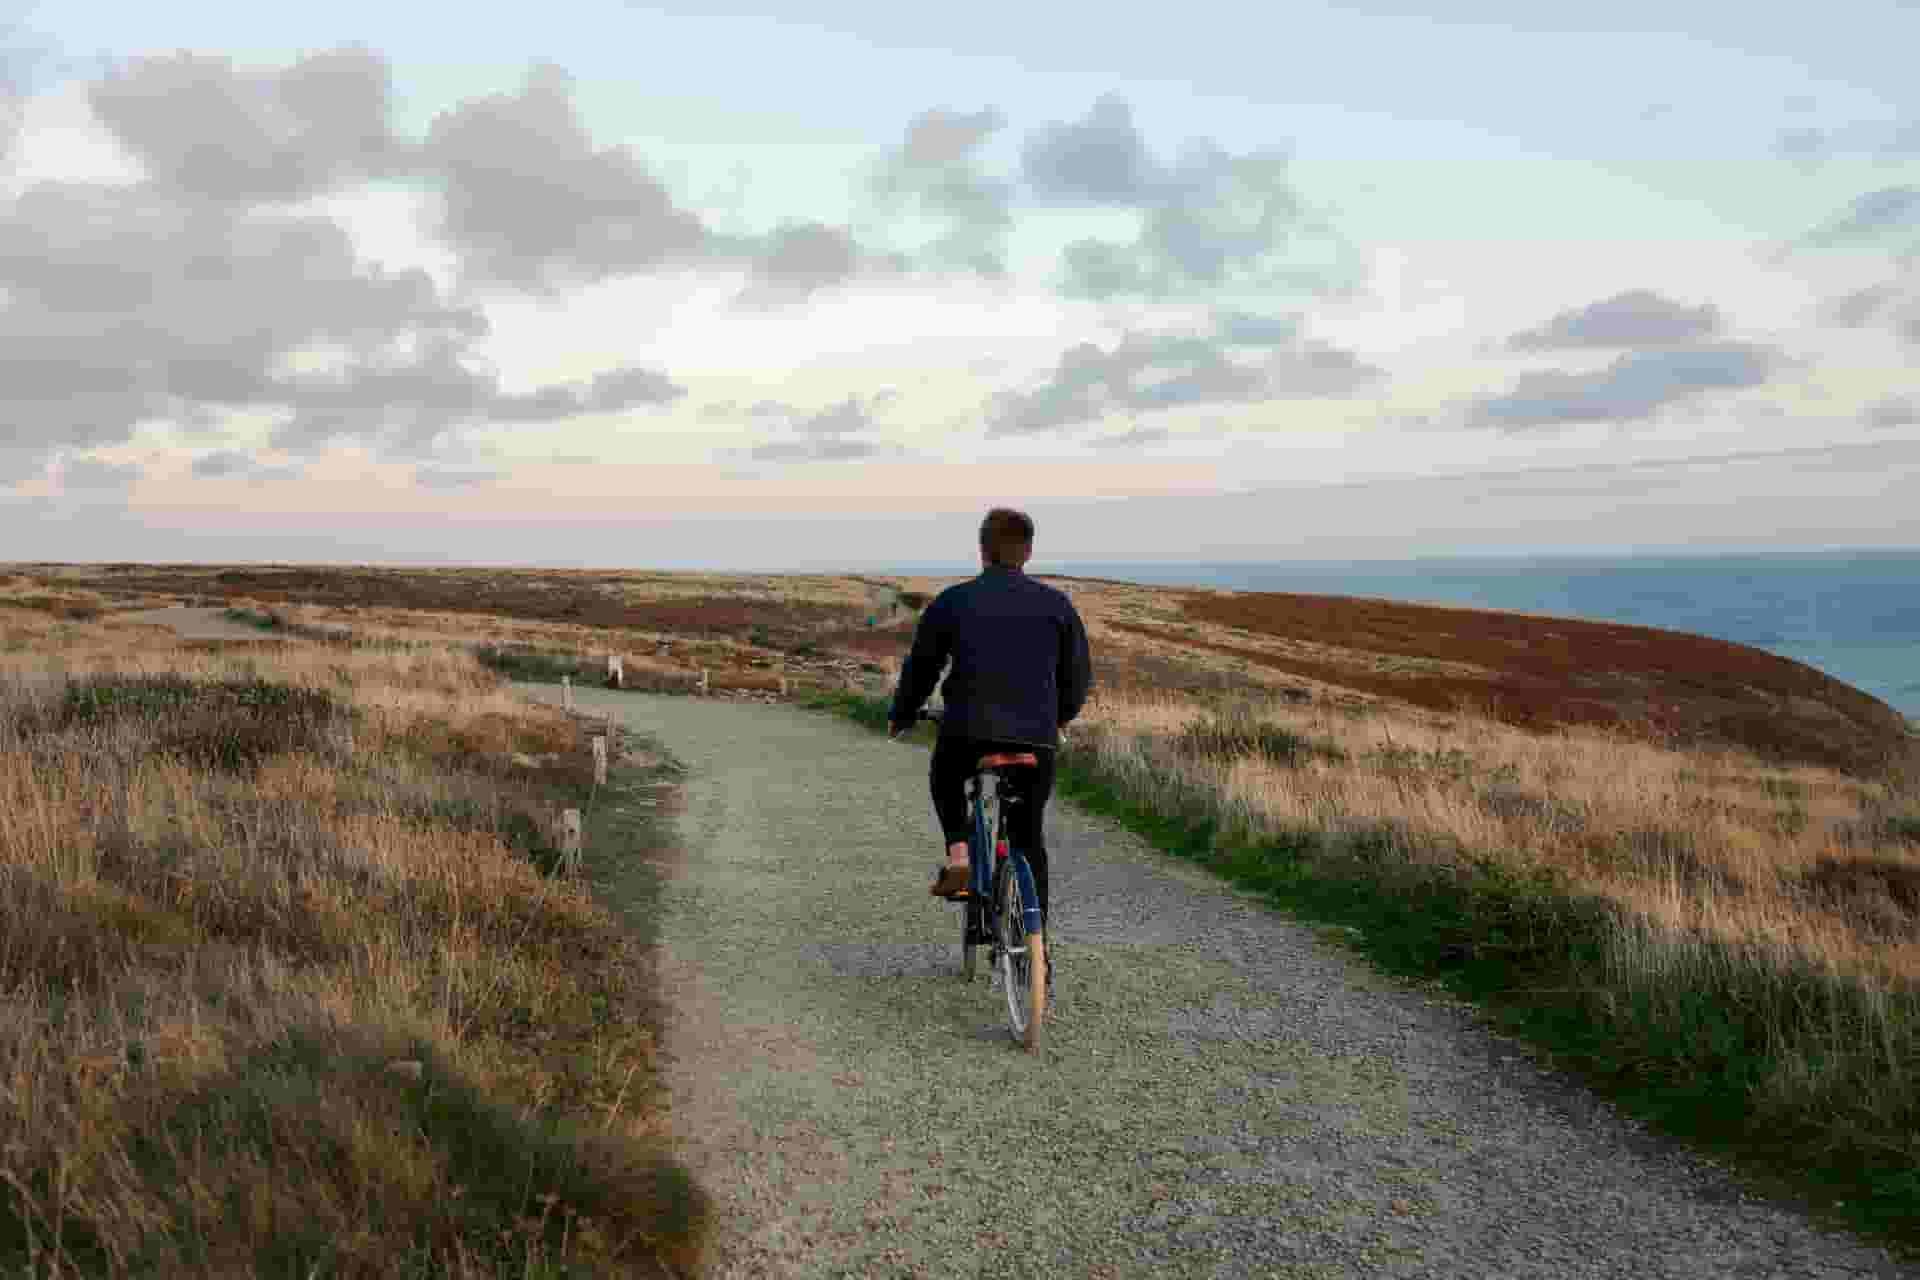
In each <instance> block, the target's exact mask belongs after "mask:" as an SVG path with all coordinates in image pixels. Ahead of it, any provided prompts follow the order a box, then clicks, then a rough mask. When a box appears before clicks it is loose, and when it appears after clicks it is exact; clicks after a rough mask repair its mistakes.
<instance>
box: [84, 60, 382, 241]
mask: <svg viewBox="0 0 1920 1280" xmlns="http://www.w3.org/2000/svg"><path fill="white" fill-rule="evenodd" d="M90 96H91V100H92V105H93V110H94V114H95V115H96V116H97V117H98V118H99V119H100V121H101V122H102V123H104V124H105V125H106V126H107V127H108V128H109V129H111V130H112V131H113V133H114V134H115V136H117V137H118V138H119V140H120V142H121V144H122V145H124V146H125V147H126V148H127V149H128V151H129V152H131V153H132V155H133V156H134V158H135V159H137V160H138V161H139V163H140V165H141V167H142V168H143V169H144V170H145V172H146V174H147V177H148V179H149V180H150V181H151V182H152V183H153V184H154V186H155V187H157V188H159V189H161V190H164V191H169V192H177V193H179V194H182V195H186V196H190V197H194V198H197V199H204V200H214V201H224V202H231V203H236V204H251V203H256V202H260V201H288V200H298V199H301V198H304V197H307V196H312V195H317V194H319V193H321V192H324V191H328V190H331V189H334V188H336V187H338V186H340V185H342V184H343V183H347V182H350V181H356V180H364V179H367V178H372V177H380V176H386V175H389V174H392V173H395V172H397V171H398V170H399V168H400V167H401V165H402V164H403V159H402V152H403V147H402V145H401V143H400V141H399V140H398V139H397V138H396V137H395V136H394V133H393V129H392V125H391V123H390V119H391V117H390V112H391V99H392V89H391V84H390V75H389V72H388V68H387V63H386V61H385V59H383V58H381V57H380V56H379V55H377V54H375V53H373V52H372V51H370V50H368V49H366V48H364V47H361V46H351V47H345V48H340V49H334V50H330V51H328V52H324V53H316V54H312V55H309V56H307V57H304V58H302V59H300V60H299V61H297V62H295V63H293V64H292V65H291V66H289V67H286V68H285V69H283V70H278V71H254V70H242V69H238V68H236V67H235V66H234V65H233V62H232V61H231V60H230V59H228V58H223V57H212V56H207V55H202V54H195V53H179V54H176V55H173V56H171V57H161V58H143V59H140V60H138V61H136V62H134V63H133V64H131V65H130V66H129V67H128V68H127V69H126V70H124V71H121V72H118V73H116V74H114V75H111V76H109V77H108V78H106V79H104V80H102V81H101V82H99V83H98V84H96V85H95V86H94V88H93V90H92V93H91V95H90Z"/></svg>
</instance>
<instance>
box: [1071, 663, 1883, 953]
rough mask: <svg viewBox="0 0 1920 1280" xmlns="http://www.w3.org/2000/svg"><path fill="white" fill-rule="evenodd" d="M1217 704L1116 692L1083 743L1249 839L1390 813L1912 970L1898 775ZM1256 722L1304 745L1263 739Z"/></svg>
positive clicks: (1732, 932)
mask: <svg viewBox="0 0 1920 1280" xmlns="http://www.w3.org/2000/svg"><path fill="white" fill-rule="evenodd" d="M1210 715H1211V713H1210V712H1209V711H1208V710H1207V709H1206V708H1204V707H1202V706H1201V705H1199V704H1197V703H1195V702H1193V701H1192V700H1190V699H1187V698H1183V697H1178V696H1159V697H1155V696H1150V695H1149V696H1137V695H1136V696H1127V695H1109V696H1107V697H1105V698H1102V699H1099V700H1097V701H1096V702H1095V703H1094V705H1093V706H1092V707H1091V708H1090V710H1089V713H1088V715H1087V716H1086V717H1085V719H1084V720H1083V722H1082V723H1081V724H1080V725H1079V726H1077V727H1076V737H1075V740H1076V742H1077V743H1078V744H1080V745H1082V746H1084V747H1086V748H1089V749H1090V750H1091V751H1092V752H1094V753H1095V755H1096V756H1097V757H1098V758H1099V759H1101V760H1102V762H1103V764H1102V767H1104V768H1110V769H1112V770H1114V771H1115V772H1120V773H1134V774H1142V775H1148V774H1161V775H1165V776H1167V777H1168V778H1169V779H1171V778H1173V777H1174V776H1175V775H1177V776H1178V778H1179V779H1180V783H1181V785H1182V786H1183V787H1185V788H1187V789H1193V788H1197V789H1198V790H1199V791H1201V792H1202V793H1204V794H1206V795H1208V796H1210V797H1212V798H1213V799H1214V801H1215V803H1216V804H1217V805H1218V811H1219V814H1220V815H1221V817H1223V818H1224V819H1226V821H1227V824H1228V825H1229V826H1231V827H1233V828H1235V829H1239V830H1244V831H1246V832H1248V833H1250V834H1253V835H1256V836H1259V835H1272V834H1275V833H1278V832H1282V831H1293V830H1297V829H1299V828H1301V827H1303V826H1305V827H1316V828H1326V829H1338V828H1341V827H1343V826H1353V825H1356V824H1359V825H1369V826H1371V825H1377V824H1381V823H1385V824H1389V825H1391V826H1394V827H1396V828H1398V829H1401V830H1403V831H1405V832H1406V833H1407V835H1408V840H1407V847H1408V852H1409V854H1410V856H1416V857H1418V856H1427V857H1435V856H1443V857H1449V858H1458V859H1467V860H1471V859H1474V858H1486V859H1491V860H1494V861H1496V862H1505V863H1509V864H1511V865H1513V866H1515V867H1535V866H1551V867H1554V868H1556V869H1558V870H1560V871H1562V872H1564V873H1565V874H1566V876H1567V877H1568V879H1569V883H1571V884H1572V885H1573V886H1575V887H1576V888H1577V889H1579V890H1590V891H1593V892H1596V893H1599V894H1602V895H1604V896H1605V897H1607V898H1608V899H1610V900H1612V901H1615V902H1617V903H1619V904H1620V905H1621V906H1623V907H1625V908H1627V909H1628V910H1630V911H1632V912H1634V913H1636V914H1639V915H1641V916H1643V917H1645V918H1646V919H1647V920H1648V921H1650V922H1652V923H1654V924H1656V925H1658V926H1660V927H1661V928H1663V929H1667V930H1670V931H1672V932H1674V933H1675V934H1676V935H1678V934H1682V933H1691V932H1695V931H1697V932H1699V933H1703V934H1705V935H1707V936H1711V937H1716V938H1721V939H1723V940H1727V941H1735V942H1751V941H1755V940H1766V941H1768V942H1772V943H1783V944H1786V945H1787V946H1789V947H1790V949H1792V950H1793V951H1795V952H1797V953H1799V954H1800V955H1802V956H1804V957H1805V958H1807V959H1809V960H1811V961H1813V962H1814V963H1816V964H1817V965H1818V966H1819V967H1820V968H1822V969H1827V970H1831V971H1833V972H1844V973H1848V974H1851V975H1856V976H1860V977H1863V978H1872V979H1874V980H1878V979H1880V978H1883V977H1889V978H1897V979H1900V980H1904V981H1914V982H1920V900H1916V899H1915V898H1913V897H1912V896H1911V895H1910V891H1909V890H1906V889H1903V887H1902V886H1907V885H1912V886H1915V887H1920V845H1916V843H1915V839H1916V837H1920V830H1916V829H1915V827H1913V826H1912V825H1904V824H1902V823H1901V821H1900V819H1902V818H1903V817H1906V816H1908V815H1914V816H1920V794H1917V793H1916V792H1915V790H1914V789H1913V787H1912V786H1911V784H1910V783H1909V782H1906V781H1903V780H1902V779H1900V778H1899V777H1898V776H1897V775H1896V776H1892V777H1889V778H1886V779H1881V780H1863V779H1858V778H1850V777H1847V776H1845V775H1843V774H1839V773H1836V772H1833V771H1830V770H1824V769H1817V768H1810V767H1801V768H1790V769H1781V768H1775V767H1769V766H1767V765H1764V764H1762V763H1761V762H1759V761H1758V760H1755V759H1753V758H1751V757H1745V756H1742V755H1740V754H1739V753H1737V752H1733V751H1731V750H1726V751H1716V752H1703V751H1697V750H1696V751H1685V750H1670V749H1665V748H1661V747H1658V746H1655V745H1652V744H1649V743H1647V742H1645V741H1641V740H1638V739H1636V738H1635V737H1633V736H1630V735H1625V734H1610V733H1605V732H1600V731H1595V730H1591V729H1577V728H1576V729H1568V730H1563V731H1561V732H1558V733H1555V734H1545V735H1543V734H1537V733H1530V732H1526V731H1522V730H1518V729H1514V728H1511V727H1509V726H1506V725H1503V724H1500V723H1498V722H1496V721H1492V720H1486V719H1478V718H1472V717H1454V718H1451V719H1445V720H1441V719H1436V718H1434V717H1430V716H1422V715H1420V714H1418V713H1416V712H1412V711H1398V712H1396V711H1394V710H1391V709H1384V708H1383V709H1379V710H1376V711H1374V712H1372V713H1371V714H1367V715H1364V716H1357V717H1356V716H1352V715H1344V714H1337V713H1329V712H1327V711H1326V710H1324V709H1321V708H1318V707H1313V706H1300V705H1296V704H1294V703H1291V702H1287V701H1284V700H1270V701H1258V702H1252V703H1247V704H1243V705H1242V706H1241V707H1240V708H1238V709H1236V712H1235V714H1233V715H1232V716H1230V717H1228V723H1232V724H1236V725H1238V726H1239V728H1240V737H1239V738H1238V739H1234V738H1232V737H1231V736H1229V737H1228V739H1227V743H1226V749H1225V750H1223V751H1221V752H1219V753H1214V752H1200V751H1197V750H1196V745H1197V744H1196V742H1195V740H1194V737H1193V735H1192V733H1191V730H1192V729H1193V728H1194V726H1196V725H1200V724H1203V723H1206V722H1207V721H1208V720H1209V718H1210ZM1263 729H1264V730H1267V731H1268V732H1267V737H1268V738H1270V739H1271V740H1273V741H1277V742H1280V743H1290V742H1291V741H1298V742H1301V743H1304V744H1306V745H1305V746H1304V747H1303V748H1300V749H1299V750H1298V752H1297V754H1296V755H1295V756H1294V757H1293V758H1291V759H1289V758H1287V757H1286V756H1284V755H1279V754H1278V753H1269V754H1262V753H1260V752H1259V751H1258V750H1257V749H1256V744H1257V742H1258V739H1259V737H1260V731H1261V730H1263ZM1274 731H1277V732H1274ZM1836 868H1837V870H1836ZM1881 882H1885V884H1886V885H1888V886H1889V887H1888V888H1886V889H1884V890H1883V891H1882V890H1877V889H1876V887H1875V886H1876V885H1878V884H1880V883H1881ZM1903 895H1907V896H1903ZM1903 903H1904V905H1903Z"/></svg>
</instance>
